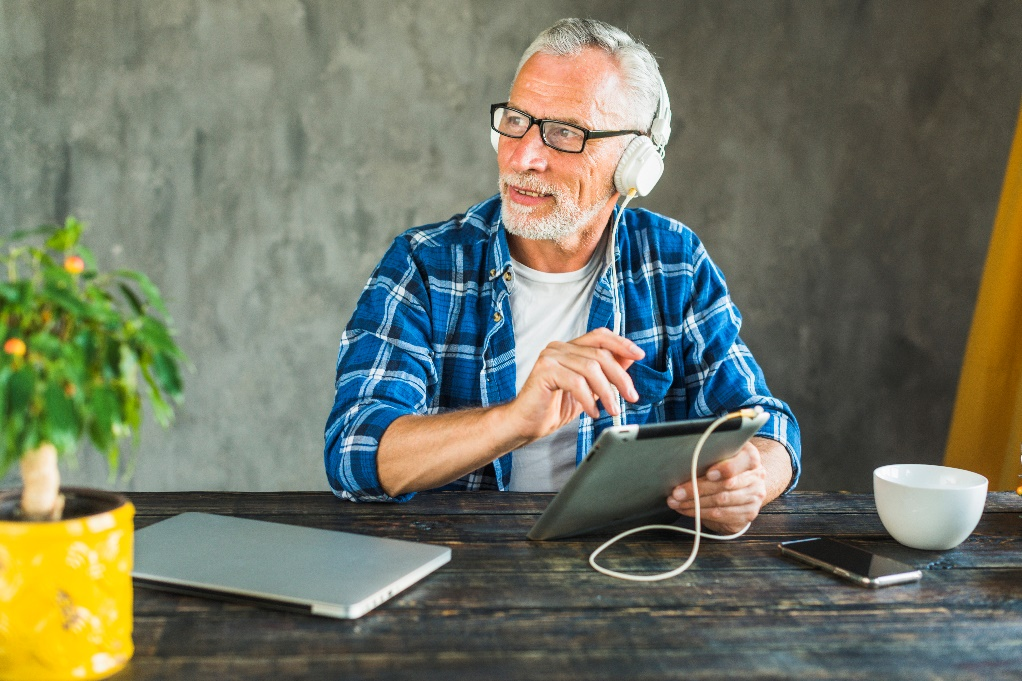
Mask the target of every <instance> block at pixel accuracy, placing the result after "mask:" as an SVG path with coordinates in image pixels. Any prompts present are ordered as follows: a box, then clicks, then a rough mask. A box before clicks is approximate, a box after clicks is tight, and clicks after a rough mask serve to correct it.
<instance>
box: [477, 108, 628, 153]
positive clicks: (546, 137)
mask: <svg viewBox="0 0 1022 681" xmlns="http://www.w3.org/2000/svg"><path fill="white" fill-rule="evenodd" d="M507 104H508V103H507V102H501V103H500V104H492V105H491V106H490V127H491V128H493V129H494V130H495V131H496V132H499V133H500V134H501V135H504V136H505V137H511V138H513V139H521V138H522V137H525V133H527V132H529V128H531V127H532V126H533V125H538V126H539V136H540V137H541V138H542V139H543V144H545V145H547V146H548V147H550V148H551V149H556V150H557V151H566V152H568V153H569V154H580V153H582V150H583V149H585V148H586V140H589V139H599V138H601V137H617V136H619V135H641V134H642V132H640V131H639V130H586V129H585V128H580V127H579V126H577V125H573V124H571V123H565V122H564V121H555V120H552V119H549V118H533V117H532V116H530V115H529V114H527V113H525V112H524V111H519V110H518V109H512V108H511V107H509V106H508V105H507Z"/></svg>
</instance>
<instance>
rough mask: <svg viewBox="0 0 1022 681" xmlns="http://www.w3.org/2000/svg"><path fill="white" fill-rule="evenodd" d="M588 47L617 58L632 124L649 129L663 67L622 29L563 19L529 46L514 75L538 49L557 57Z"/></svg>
mask: <svg viewBox="0 0 1022 681" xmlns="http://www.w3.org/2000/svg"><path fill="white" fill-rule="evenodd" d="M587 47H596V48H599V49H602V50H604V51H605V52H607V53H608V54H610V55H611V56H612V57H615V58H616V59H617V63H618V66H619V67H620V68H621V73H622V75H623V77H624V81H625V85H626V87H627V88H628V90H629V92H628V93H627V94H628V99H629V101H631V102H632V107H631V111H630V114H631V119H632V125H634V126H635V127H636V128H637V129H638V130H644V131H645V130H649V127H650V124H651V123H652V122H653V118H654V116H656V110H657V104H658V102H659V101H660V83H661V80H660V69H659V67H658V66H657V63H656V59H655V58H654V57H653V55H652V53H650V51H649V49H648V48H647V47H646V46H645V45H643V44H642V43H640V42H639V41H638V40H636V39H634V38H633V37H632V36H630V35H628V34H627V33H625V32H624V31H622V30H621V29H620V28H615V27H614V26H611V25H610V24H607V23H604V22H602V21H597V20H596V19H561V20H560V21H558V22H557V23H556V24H554V25H553V26H551V27H550V28H548V29H546V30H545V31H543V32H542V33H540V34H539V36H538V37H537V38H536V39H535V40H533V41H532V44H531V45H529V47H527V48H526V50H525V54H523V55H522V59H521V61H520V62H518V69H517V70H516V71H515V78H517V77H518V72H519V71H521V70H522V67H523V66H524V65H525V62H527V61H529V58H530V57H532V55H534V54H536V53H537V52H542V53H543V54H549V55H554V56H558V57H568V56H575V55H577V54H579V53H581V52H582V50H583V49H585V48H587Z"/></svg>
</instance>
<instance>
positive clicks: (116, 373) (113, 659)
mask: <svg viewBox="0 0 1022 681" xmlns="http://www.w3.org/2000/svg"><path fill="white" fill-rule="evenodd" d="M82 230H83V225H82V224H81V223H80V222H78V221H77V220H75V219H74V218H68V219H67V221H66V222H65V224H64V225H63V226H44V227H40V228H37V229H34V230H30V231H26V232H18V233H15V234H13V235H11V237H9V238H8V239H6V240H2V241H0V341H2V342H3V348H2V350H0V477H2V476H3V475H4V474H5V473H6V472H7V471H8V470H9V469H10V468H12V467H13V466H14V465H15V464H16V463H18V464H20V466H21V478H22V489H21V490H9V491H6V492H0V679H33V680H35V679H70V678H76V679H78V678H89V679H91V678H103V677H105V676H109V675H110V674H113V673H115V672H116V671H118V670H119V669H121V668H122V667H124V665H125V664H127V662H128V660H129V659H130V658H131V655H132V652H133V650H134V648H133V644H132V641H131V629H132V584H131V567H132V559H133V538H134V528H133V522H132V519H133V517H134V507H133V506H132V505H131V503H130V502H128V500H127V499H125V498H124V497H122V496H120V495H118V494H113V493H109V492H104V491H101V490H90V489H81V488H63V489H61V488H60V487H59V484H60V482H59V480H60V478H59V472H58V468H57V460H58V458H66V459H70V460H71V461H72V462H73V461H74V460H75V457H76V456H77V452H78V451H79V448H80V446H81V445H82V444H83V443H84V441H88V442H90V443H91V445H92V447H93V449H94V450H95V451H97V452H99V453H102V454H103V455H104V456H105V458H106V462H107V466H108V468H109V471H110V475H111V480H113V479H116V477H117V475H118V474H119V472H120V471H121V468H122V461H121V456H120V452H121V449H120V447H121V443H122V441H123V440H124V439H125V438H127V437H131V438H132V442H133V445H134V446H136V447H137V445H138V440H139V432H140V431H139V428H140V426H141V424H142V420H143V400H144V399H145V398H147V399H148V402H149V403H150V405H151V408H152V414H153V416H154V417H155V418H156V420H157V422H159V423H160V424H161V425H164V426H166V425H168V424H169V423H170V421H171V420H172V418H173V415H174V407H173V404H174V403H175V402H178V401H180V399H181V390H182V385H181V377H180V366H181V364H182V363H183V362H185V361H186V359H185V357H184V355H183V354H182V352H181V350H180V349H179V348H178V346H177V344H176V343H175V342H174V340H173V337H172V334H171V331H170V327H169V324H170V318H169V315H168V314H167V310H166V307H165V306H164V304H163V301H162V300H161V298H160V293H159V291H158V290H157V288H156V286H155V285H153V283H152V282H151V281H150V280H149V279H148V278H147V277H146V276H145V275H143V274H141V273H139V272H135V271H131V270H118V271H113V272H108V273H102V272H100V271H99V270H98V269H97V267H96V262H95V259H94V258H93V256H92V254H91V253H90V252H89V251H88V250H87V249H86V248H84V247H83V246H82V245H80V244H79V238H80V236H81V234H82ZM4 270H6V272H4ZM4 274H6V277H4ZM126 459H127V460H126V462H125V463H126V468H127V469H129V471H130V466H131V461H130V459H131V457H126Z"/></svg>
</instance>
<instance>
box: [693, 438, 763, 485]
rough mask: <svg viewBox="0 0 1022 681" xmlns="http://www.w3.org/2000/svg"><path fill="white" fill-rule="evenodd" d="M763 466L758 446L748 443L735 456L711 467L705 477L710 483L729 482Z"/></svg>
mask: <svg viewBox="0 0 1022 681" xmlns="http://www.w3.org/2000/svg"><path fill="white" fill-rule="evenodd" d="M762 465H763V464H762V459H761V458H760V455H759V450H758V449H756V445H754V444H752V443H751V442H746V443H745V444H744V445H742V448H741V449H739V450H738V451H737V452H736V453H735V455H734V456H732V457H731V458H728V459H725V460H724V461H721V462H720V463H716V464H714V465H713V466H710V468H708V469H707V471H706V473H705V477H706V479H707V480H709V481H710V482H717V481H718V480H727V479H728V478H733V477H736V476H738V475H740V474H741V473H744V472H745V471H749V470H754V469H756V468H760V467H762Z"/></svg>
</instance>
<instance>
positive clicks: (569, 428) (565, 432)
mask: <svg viewBox="0 0 1022 681" xmlns="http://www.w3.org/2000/svg"><path fill="white" fill-rule="evenodd" d="M603 256H604V253H603V249H602V248H597V249H596V253H594V254H593V258H592V259H591V260H590V261H589V264H587V265H586V266H585V267H583V268H582V269H580V270H577V271H575V272H563V273H556V274H555V273H551V272H539V271H537V270H534V269H531V268H529V267H526V266H525V265H523V264H521V263H520V262H518V261H517V260H514V259H512V260H511V263H512V270H513V271H514V276H515V281H514V284H513V285H512V286H511V287H510V289H511V319H512V324H513V326H514V331H515V371H516V380H515V390H516V392H521V390H522V386H523V385H524V384H525V379H527V378H528V377H529V374H530V373H531V372H532V367H533V366H534V365H535V364H536V360H537V359H539V353H540V351H541V350H543V348H545V347H546V346H547V344H548V343H550V342H551V341H570V340H574V339H576V338H578V337H579V336H582V335H584V334H585V332H586V327H587V326H588V322H589V308H590V307H591V306H592V302H593V292H594V291H595V290H596V283H597V282H598V281H599V280H600V275H601V274H602V273H603V265H604V257H603ZM578 426H579V423H578V419H577V418H576V419H575V420H574V421H572V422H571V423H569V424H567V425H566V426H564V427H563V428H560V429H558V430H557V431H556V432H554V433H551V434H550V435H548V436H546V437H544V438H541V439H539V440H536V441H535V442H533V443H531V444H528V445H525V446H524V447H519V448H518V449H516V450H515V451H514V454H513V455H512V465H511V488H510V489H511V491H514V492H556V491H558V490H560V489H561V487H563V486H564V483H565V482H567V481H568V478H569V477H571V474H572V472H574V470H575V450H576V448H577V446H578Z"/></svg>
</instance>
